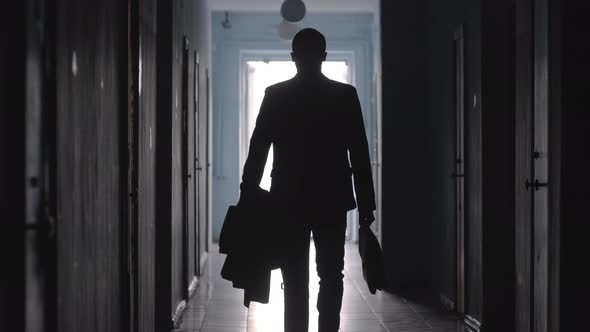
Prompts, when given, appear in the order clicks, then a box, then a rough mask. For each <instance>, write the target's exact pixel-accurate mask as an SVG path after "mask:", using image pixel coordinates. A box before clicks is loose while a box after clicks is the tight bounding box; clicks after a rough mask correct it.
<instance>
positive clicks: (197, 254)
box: [193, 51, 203, 275]
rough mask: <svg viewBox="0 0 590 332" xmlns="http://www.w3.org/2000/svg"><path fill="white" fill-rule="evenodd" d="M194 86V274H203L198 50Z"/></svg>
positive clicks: (194, 55)
mask: <svg viewBox="0 0 590 332" xmlns="http://www.w3.org/2000/svg"><path fill="white" fill-rule="evenodd" d="M193 60H194V63H193V69H194V72H193V87H194V98H193V108H194V120H195V121H194V124H193V125H194V136H193V137H194V141H193V155H194V162H193V172H194V174H195V176H194V178H193V181H194V182H193V185H194V188H195V191H194V193H195V195H194V201H193V202H194V208H193V217H194V224H195V228H194V238H195V241H194V242H193V243H194V247H193V253H194V267H195V268H194V271H193V272H194V274H195V275H201V266H200V258H201V250H200V249H201V246H200V238H199V236H200V234H201V233H202V232H203V230H202V225H201V218H200V216H201V204H200V203H201V189H200V188H201V170H202V168H201V166H200V153H199V152H200V141H201V139H200V138H201V137H200V136H201V128H200V127H199V124H200V121H199V120H200V118H201V108H200V107H199V103H200V100H199V80H200V79H201V75H200V66H201V65H200V60H199V54H198V53H197V51H194V53H193Z"/></svg>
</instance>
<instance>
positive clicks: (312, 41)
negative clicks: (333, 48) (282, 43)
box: [291, 28, 327, 71]
mask: <svg viewBox="0 0 590 332" xmlns="http://www.w3.org/2000/svg"><path fill="white" fill-rule="evenodd" d="M292 50H293V51H292V52H291V58H292V59H293V61H295V65H296V66H297V70H298V71H307V70H321V64H322V62H323V61H326V56H327V53H326V38H324V35H322V34H321V33H320V32H319V31H317V30H315V29H312V28H306V29H303V30H301V31H299V32H298V33H297V34H296V35H295V37H293V43H292Z"/></svg>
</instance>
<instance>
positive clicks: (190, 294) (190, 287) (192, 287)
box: [188, 276, 199, 299]
mask: <svg viewBox="0 0 590 332" xmlns="http://www.w3.org/2000/svg"><path fill="white" fill-rule="evenodd" d="M198 283H199V279H197V276H193V280H192V281H191V284H190V285H188V298H189V299H190V298H191V297H193V294H194V293H195V291H196V290H197V284H198Z"/></svg>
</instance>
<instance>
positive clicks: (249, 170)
mask: <svg viewBox="0 0 590 332" xmlns="http://www.w3.org/2000/svg"><path fill="white" fill-rule="evenodd" d="M271 107H272V106H271V101H270V97H269V93H268V89H267V90H266V91H265V95H264V99H263V101H262V105H261V106H260V112H259V113H258V118H257V119H256V127H255V128H254V133H252V138H251V139H250V149H249V151H248V158H247V159H246V163H245V164H244V172H243V173H242V184H241V185H240V189H241V190H242V192H243V193H245V192H249V191H252V190H254V189H257V188H258V186H259V185H260V180H261V179H262V175H263V173H264V166H265V165H266V160H267V158H268V150H269V149H270V145H271V143H272V139H271V133H270V123H269V119H268V113H269V111H270V108H271Z"/></svg>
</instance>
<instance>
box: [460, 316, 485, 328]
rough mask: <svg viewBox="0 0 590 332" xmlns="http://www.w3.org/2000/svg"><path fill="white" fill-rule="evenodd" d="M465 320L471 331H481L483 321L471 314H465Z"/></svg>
mask: <svg viewBox="0 0 590 332" xmlns="http://www.w3.org/2000/svg"><path fill="white" fill-rule="evenodd" d="M463 322H464V323H465V325H467V328H468V329H469V331H471V332H480V331H481V323H480V322H479V321H478V320H477V319H475V318H473V317H471V316H469V315H465V319H464V320H463Z"/></svg>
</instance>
